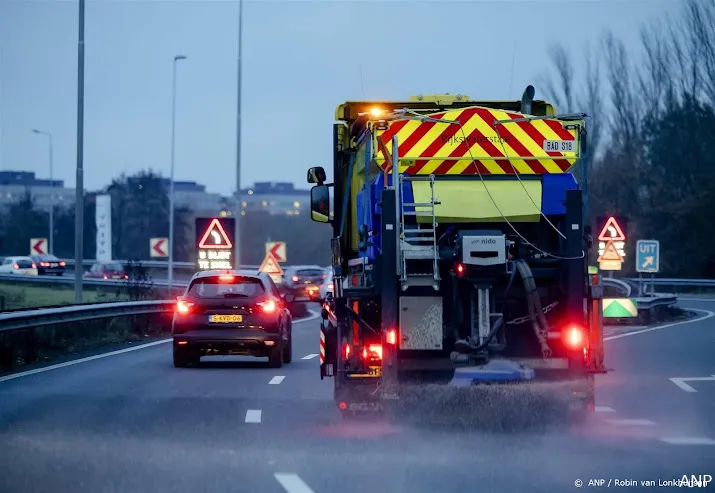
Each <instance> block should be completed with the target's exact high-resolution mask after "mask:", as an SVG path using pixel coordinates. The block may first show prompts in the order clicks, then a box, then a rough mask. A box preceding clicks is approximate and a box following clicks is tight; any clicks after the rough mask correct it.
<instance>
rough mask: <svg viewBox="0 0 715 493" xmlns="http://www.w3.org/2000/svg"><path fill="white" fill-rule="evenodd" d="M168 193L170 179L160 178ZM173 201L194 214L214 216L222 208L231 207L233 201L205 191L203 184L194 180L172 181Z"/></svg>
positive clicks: (227, 208)
mask: <svg viewBox="0 0 715 493" xmlns="http://www.w3.org/2000/svg"><path fill="white" fill-rule="evenodd" d="M162 182H163V184H164V186H165V187H166V193H167V194H168V193H169V185H170V181H169V179H168V178H162ZM174 203H175V204H176V207H187V208H189V209H191V210H192V211H194V213H195V215H196V216H200V217H201V216H215V215H217V214H220V213H221V211H222V210H229V209H233V201H231V200H229V199H227V198H226V197H224V196H222V195H220V194H218V193H210V192H207V191H206V186H205V185H200V184H199V183H196V182H195V181H175V182H174Z"/></svg>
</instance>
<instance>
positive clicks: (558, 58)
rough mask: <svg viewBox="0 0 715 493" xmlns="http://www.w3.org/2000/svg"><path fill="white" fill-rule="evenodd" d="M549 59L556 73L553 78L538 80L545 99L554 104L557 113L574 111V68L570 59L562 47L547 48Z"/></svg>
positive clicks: (543, 77)
mask: <svg viewBox="0 0 715 493" xmlns="http://www.w3.org/2000/svg"><path fill="white" fill-rule="evenodd" d="M549 59H550V60H551V64H552V65H553V68H554V70H555V71H556V73H555V76H552V77H549V76H546V77H545V76H542V77H541V78H540V80H539V82H540V84H542V85H543V86H544V87H545V89H544V92H545V93H546V97H547V98H549V99H550V100H551V101H553V102H554V104H555V105H556V107H557V108H558V109H559V111H563V112H571V111H574V68H573V63H571V57H570V56H569V54H568V53H567V51H566V48H564V47H563V45H560V44H555V45H552V46H551V48H549Z"/></svg>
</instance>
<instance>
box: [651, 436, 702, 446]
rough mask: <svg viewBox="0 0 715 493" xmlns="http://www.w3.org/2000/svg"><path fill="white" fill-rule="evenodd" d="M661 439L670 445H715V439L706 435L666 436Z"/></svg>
mask: <svg viewBox="0 0 715 493" xmlns="http://www.w3.org/2000/svg"><path fill="white" fill-rule="evenodd" d="M660 441H661V442H665V443H667V444H670V445H715V440H713V439H711V438H705V437H665V438H661V439H660Z"/></svg>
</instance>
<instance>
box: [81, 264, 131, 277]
mask: <svg viewBox="0 0 715 493" xmlns="http://www.w3.org/2000/svg"><path fill="white" fill-rule="evenodd" d="M84 276H85V277H88V278H90V279H114V280H119V279H129V276H128V275H127V273H126V272H125V271H124V266H123V265H122V264H120V263H118V262H97V263H96V264H93V265H92V267H90V269H89V270H88V271H87V272H85V274H84Z"/></svg>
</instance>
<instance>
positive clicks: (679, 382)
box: [669, 375, 715, 392]
mask: <svg viewBox="0 0 715 493" xmlns="http://www.w3.org/2000/svg"><path fill="white" fill-rule="evenodd" d="M669 380H670V381H671V382H673V383H674V384H675V385H677V386H678V387H680V388H681V389H683V390H684V391H686V392H697V390H695V389H694V388H693V387H691V386H690V385H688V384H687V383H685V380H687V381H688V382H712V381H715V375H713V376H710V377H692V378H671V379H669Z"/></svg>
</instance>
